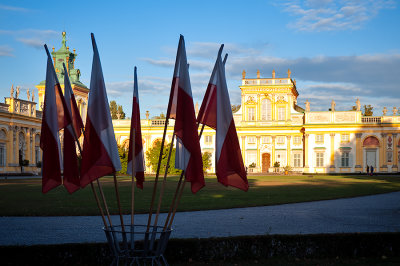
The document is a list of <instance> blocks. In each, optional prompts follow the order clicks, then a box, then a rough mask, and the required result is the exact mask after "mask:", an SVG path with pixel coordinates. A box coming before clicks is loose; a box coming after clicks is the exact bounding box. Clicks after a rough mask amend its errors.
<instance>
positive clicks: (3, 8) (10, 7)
mask: <svg viewBox="0 0 400 266" xmlns="http://www.w3.org/2000/svg"><path fill="white" fill-rule="evenodd" d="M0 9H2V10H7V11H16V12H28V11H30V10H29V9H27V8H23V7H16V6H6V5H1V4H0Z"/></svg>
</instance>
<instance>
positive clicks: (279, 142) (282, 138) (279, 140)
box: [276, 136, 286, 145]
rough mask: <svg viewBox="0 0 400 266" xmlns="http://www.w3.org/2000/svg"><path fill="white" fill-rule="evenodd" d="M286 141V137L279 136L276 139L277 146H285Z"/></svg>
mask: <svg viewBox="0 0 400 266" xmlns="http://www.w3.org/2000/svg"><path fill="white" fill-rule="evenodd" d="M285 139H286V137H285V136H277V137H276V144H280V145H283V144H285Z"/></svg>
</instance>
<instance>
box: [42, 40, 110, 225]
mask: <svg viewBox="0 0 400 266" xmlns="http://www.w3.org/2000/svg"><path fill="white" fill-rule="evenodd" d="M45 49H46V52H47V55H48V56H49V55H50V53H49V50H48V48H47V45H45ZM63 67H64V70H65V74H66V75H68V77H69V73H68V70H67V69H66V67H65V64H64V63H63ZM64 85H65V84H64ZM72 93H73V92H72ZM64 94H65V88H64ZM71 109H72V106H71ZM71 119H72V117H71ZM71 129H72V130H71V131H72V134H73V137H74V139H75V142H76V143H77V145H78V150H79V153H80V154H81V157H82V147H81V144H80V142H79V138H78V136H77V135H76V131H75V128H74V125H73V123H71ZM66 130H68V128H67V129H66ZM81 132H82V134H85V131H84V129H83V128H82V129H81ZM97 184H98V186H99V191H100V195H101V197H102V199H103V204H104V206H105V209H106V212H107V216H108V221H109V223H110V226H112V222H111V217H110V213H109V211H108V206H107V202H106V201H105V197H104V194H103V190H102V188H101V185H100V182H99V180H98V179H97ZM90 186H91V188H92V192H93V195H94V198H95V200H96V204H97V207H98V208H99V211H100V214H101V218H102V220H103V223H104V226H105V227H106V228H108V225H107V221H106V219H105V215H104V211H103V208H102V207H101V204H100V200H99V197H98V196H97V192H96V189H95V188H94V185H93V182H90Z"/></svg>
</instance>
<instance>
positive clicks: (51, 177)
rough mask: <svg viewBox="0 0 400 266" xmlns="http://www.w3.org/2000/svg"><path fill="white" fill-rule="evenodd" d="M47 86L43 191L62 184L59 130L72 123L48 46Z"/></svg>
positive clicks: (44, 117) (41, 145)
mask: <svg viewBox="0 0 400 266" xmlns="http://www.w3.org/2000/svg"><path fill="white" fill-rule="evenodd" d="M44 47H45V49H46V53H47V70H46V87H45V95H44V105H43V117H42V128H41V135H40V148H42V150H43V161H42V192H43V193H46V192H48V191H50V190H51V189H53V188H55V187H57V186H59V185H61V183H62V182H61V167H62V163H61V145H60V137H59V130H60V129H63V128H66V127H67V126H68V125H70V124H71V117H70V115H69V113H68V111H67V107H66V104H65V99H64V96H63V94H62V90H61V86H60V82H59V81H58V78H57V75H56V71H55V70H54V66H53V62H52V59H51V56H50V53H49V50H48V48H47V45H44Z"/></svg>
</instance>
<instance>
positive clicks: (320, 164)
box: [315, 151, 325, 167]
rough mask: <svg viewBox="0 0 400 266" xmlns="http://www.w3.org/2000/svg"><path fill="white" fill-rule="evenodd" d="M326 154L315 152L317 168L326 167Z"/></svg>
mask: <svg viewBox="0 0 400 266" xmlns="http://www.w3.org/2000/svg"><path fill="white" fill-rule="evenodd" d="M324 160H325V153H324V152H321V151H317V152H315V167H324Z"/></svg>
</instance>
